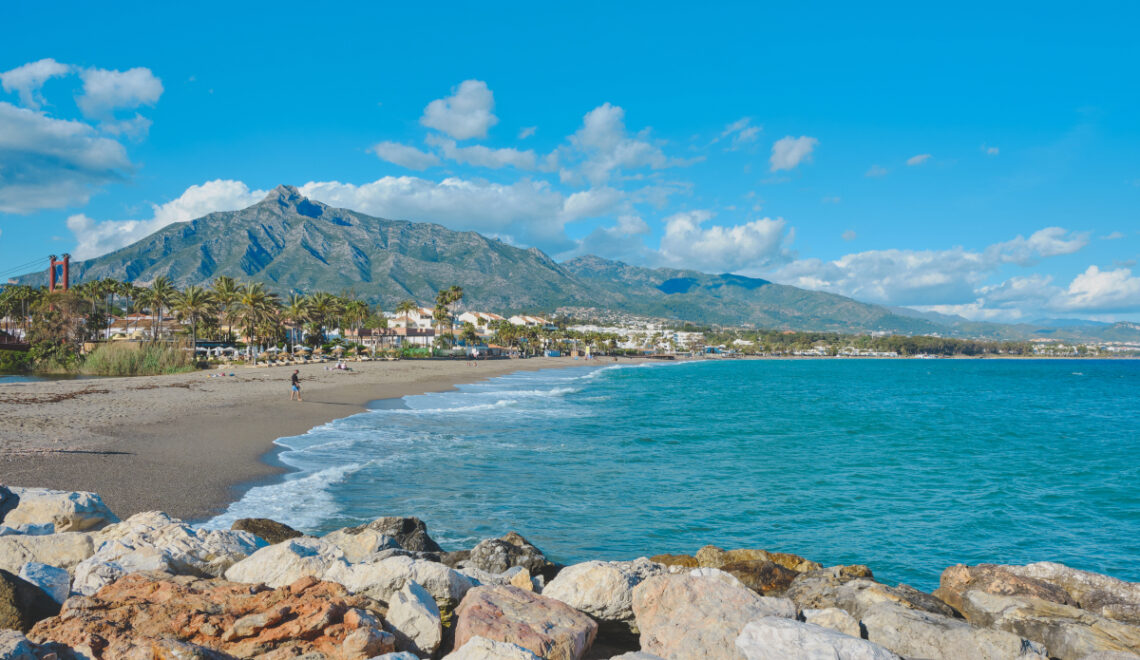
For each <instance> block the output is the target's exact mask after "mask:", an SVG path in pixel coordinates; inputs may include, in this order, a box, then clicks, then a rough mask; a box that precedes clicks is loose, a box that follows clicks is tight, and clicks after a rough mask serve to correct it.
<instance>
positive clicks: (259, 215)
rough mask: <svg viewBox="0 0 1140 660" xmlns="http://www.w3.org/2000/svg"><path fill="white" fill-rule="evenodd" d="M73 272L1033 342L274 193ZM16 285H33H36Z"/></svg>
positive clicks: (41, 278)
mask: <svg viewBox="0 0 1140 660" xmlns="http://www.w3.org/2000/svg"><path fill="white" fill-rule="evenodd" d="M71 273H72V275H71V276H72V280H73V281H75V282H81V281H84V280H91V279H99V278H103V277H113V278H115V279H119V280H127V281H132V282H136V283H147V282H150V281H153V280H154V279H155V278H156V277H158V276H160V275H165V276H167V277H169V278H170V279H171V280H173V281H174V283H175V284H176V285H177V286H178V287H185V286H187V285H190V284H208V283H209V282H210V281H211V280H213V279H214V278H215V277H218V276H219V275H229V276H231V277H234V278H237V279H239V280H254V281H259V282H264V283H265V284H266V285H267V286H268V287H269V288H271V289H273V290H275V291H277V292H279V293H282V294H284V293H289V292H300V293H311V292H313V291H320V290H323V291H331V292H335V293H341V292H348V291H350V292H353V293H355V294H356V295H357V296H359V297H361V298H363V299H365V300H368V301H370V302H374V303H380V304H381V305H382V306H383V307H386V308H387V309H391V308H392V307H393V306H394V305H395V304H396V303H398V302H399V301H401V300H405V299H409V298H411V299H414V300H417V301H419V302H421V303H429V302H431V301H433V300H434V299H435V293H436V291H438V290H439V289H442V288H445V287H448V286H451V285H453V284H458V285H460V286H462V287H463V290H464V294H465V296H464V306H465V307H467V308H485V309H491V310H498V311H503V312H516V311H548V310H553V309H555V308H557V307H563V306H570V307H597V308H603V309H609V310H613V311H622V312H627V313H630V314H637V315H643V316H653V317H660V318H670V319H676V320H685V321H693V322H696V323H707V324H723V325H738V324H754V325H756V326H759V327H768V328H780V329H791V330H817V331H837V332H873V331H881V332H897V333H903V334H928V333H940V334H953V335H960V336H982V335H985V336H1003V337H1004V336H1008V338H1015V337H1026V336H1034V330H1035V329H1033V328H1019V329H1015V326H1002V325H1000V324H992V323H990V324H979V323H972V322H969V321H966V320H965V319H960V317H949V316H945V315H937V314H925V313H920V312H915V311H913V310H900V309H891V308H887V307H883V306H880V305H870V304H866V303H861V302H858V301H856V300H852V299H850V298H845V297H843V296H838V295H835V294H830V293H824V292H820V291H809V290H805V289H799V288H796V287H793V286H787V285H783V284H776V283H773V282H768V281H766V280H762V279H754V278H748V277H741V276H738V275H710V274H707V273H700V272H697V271H691V270H674V269H667V268H644V267H640V266H631V265H628V264H624V263H621V262H616V261H609V260H606V259H601V258H599V257H592V256H587V257H579V258H577V259H574V260H571V261H568V262H566V263H562V264H559V263H556V262H555V261H554V260H553V259H551V258H550V257H549V256H547V255H546V254H545V253H543V252H542V251H540V250H538V249H536V248H531V249H522V248H517V247H514V246H511V245H507V244H506V243H503V242H502V241H499V240H495V239H491V238H487V237H485V236H482V235H480V234H477V233H475V232H457V231H452V230H450V229H447V228H445V227H443V226H440V225H436V224H430V223H423V222H408V221H399V220H385V219H381V218H374V217H371V216H368V215H364V214H363V213H357V212H355V211H351V210H348V209H339V208H333V207H330V206H327V205H325V204H322V203H320V202H316V201H313V200H309V199H307V198H305V197H304V196H302V195H301V193H300V192H299V191H298V190H297V189H296V188H294V187H292V186H278V187H277V188H275V189H274V190H273V191H272V192H271V193H270V194H269V195H268V196H266V198H265V199H264V200H262V201H261V202H258V203H257V204H254V205H253V206H250V207H248V208H245V209H241V210H239V211H227V212H221V213H211V214H209V215H206V216H203V217H201V218H198V219H196V220H191V221H189V222H181V223H176V224H172V225H168V226H166V227H164V228H162V229H160V230H159V231H157V232H155V233H154V234H151V235H150V236H147V237H146V238H144V239H142V240H140V241H138V242H136V243H134V244H132V245H129V246H127V247H125V248H122V249H120V250H116V251H114V252H111V253H109V254H105V255H103V256H100V257H96V258H94V259H89V260H87V261H80V262H75V263H73V264H72V265H71ZM18 280H19V281H21V282H22V283H30V284H42V283H44V282H45V280H46V275H45V274H44V273H32V274H29V275H25V276H23V277H21V278H18ZM1086 329H1087V328H1084V327H1081V328H1079V330H1081V331H1085V330H1086ZM1066 330H1071V329H1066ZM1106 330H1107V329H1106ZM1133 332H1135V334H1136V335H1137V336H1138V337H1140V331H1133Z"/></svg>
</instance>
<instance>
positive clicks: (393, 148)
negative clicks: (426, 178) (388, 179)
mask: <svg viewBox="0 0 1140 660" xmlns="http://www.w3.org/2000/svg"><path fill="white" fill-rule="evenodd" d="M369 151H371V152H372V153H374V154H376V155H377V156H378V157H379V158H380V160H386V161H388V162H389V163H395V164H396V165H399V166H400V167H406V168H408V169H409V170H425V169H427V168H429V167H433V166H435V165H439V158H438V157H436V155H435V154H430V153H427V152H425V151H420V150H419V149H417V148H415V147H413V146H410V145H406V144H400V143H399V142H378V143H376V144H374V145H372V148H371V149H369Z"/></svg>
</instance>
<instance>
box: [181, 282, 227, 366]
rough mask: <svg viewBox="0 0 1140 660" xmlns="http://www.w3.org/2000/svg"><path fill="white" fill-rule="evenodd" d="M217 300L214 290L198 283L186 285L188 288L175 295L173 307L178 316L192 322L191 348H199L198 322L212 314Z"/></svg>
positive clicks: (193, 349)
mask: <svg viewBox="0 0 1140 660" xmlns="http://www.w3.org/2000/svg"><path fill="white" fill-rule="evenodd" d="M216 305H217V302H216V300H215V298H214V294H213V292H211V291H210V290H208V289H203V288H202V287H200V286H197V285H191V286H188V287H186V290H185V291H183V292H181V293H179V294H177V295H175V297H174V300H173V307H174V311H175V313H177V314H178V317H179V318H180V319H183V320H188V321H189V322H190V348H191V350H192V351H197V348H198V323H199V321H201V320H202V319H203V318H204V317H207V316H212V315H213V314H214V310H215V309H216Z"/></svg>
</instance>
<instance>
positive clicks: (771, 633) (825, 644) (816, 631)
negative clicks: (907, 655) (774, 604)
mask: <svg viewBox="0 0 1140 660" xmlns="http://www.w3.org/2000/svg"><path fill="white" fill-rule="evenodd" d="M736 648H737V649H738V650H739V651H740V652H741V653H743V654H744V657H745V658H747V660H787V659H788V658H828V659H830V660H901V659H900V658H899V656H897V655H895V654H894V653H891V652H890V651H888V650H887V649H885V648H883V647H881V646H879V645H878V644H874V643H872V642H868V641H867V640H865V639H859V638H858V637H851V636H850V635H844V634H842V633H839V632H836V631H835V630H832V629H831V628H824V627H823V626H817V625H815V624H812V623H804V622H802V621H796V620H794V619H784V618H780V617H764V618H761V619H757V620H755V621H752V622H751V623H749V624H748V625H746V626H744V630H742V631H741V633H740V636H739V637H737V638H736Z"/></svg>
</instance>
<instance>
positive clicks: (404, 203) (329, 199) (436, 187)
mask: <svg viewBox="0 0 1140 660" xmlns="http://www.w3.org/2000/svg"><path fill="white" fill-rule="evenodd" d="M300 189H301V192H302V193H303V194H304V195H306V196H308V197H310V198H312V199H316V200H319V201H322V202H324V203H326V204H329V205H332V206H339V207H344V208H349V209H354V210H358V211H361V212H363V213H367V214H369V215H375V216H379V217H383V218H392V219H399V220H417V221H421V222H436V223H439V224H441V225H444V226H446V227H448V228H450V229H456V230H473V231H478V232H481V233H484V234H488V235H494V236H499V237H502V238H504V240H508V241H509V242H514V243H519V244H524V245H535V246H538V247H540V248H543V249H547V250H551V251H554V252H559V251H562V250H566V249H568V248H569V247H570V246H571V241H570V240H569V239H568V238H567V237H566V235H565V232H564V231H563V226H564V224H565V223H566V222H567V219H566V217H565V215H564V205H565V201H566V200H565V199H564V197H563V196H562V194H561V193H559V192H557V191H555V190H553V189H551V187H550V185H549V184H548V183H546V182H545V181H532V180H529V179H522V180H519V181H516V182H514V183H512V184H509V185H507V184H500V183H491V182H487V181H477V180H468V179H462V178H458V177H450V178H447V179H444V180H442V181H439V182H436V181H431V180H428V179H421V178H418V177H411V176H401V177H392V176H387V177H384V178H382V179H378V180H376V181H373V182H371V183H366V184H362V185H353V184H350V183H340V182H338V181H326V182H310V183H306V184H305V185H303V186H301V188H300Z"/></svg>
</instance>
